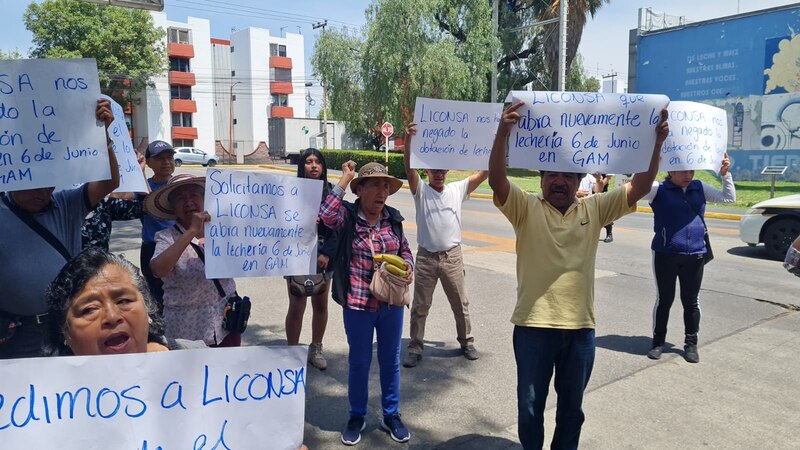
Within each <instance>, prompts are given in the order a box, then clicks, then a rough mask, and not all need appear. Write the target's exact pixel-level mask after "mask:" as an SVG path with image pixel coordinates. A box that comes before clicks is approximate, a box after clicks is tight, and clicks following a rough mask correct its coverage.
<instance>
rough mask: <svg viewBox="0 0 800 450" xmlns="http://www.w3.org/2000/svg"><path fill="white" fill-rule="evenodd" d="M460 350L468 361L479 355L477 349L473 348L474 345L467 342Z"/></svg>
mask: <svg viewBox="0 0 800 450" xmlns="http://www.w3.org/2000/svg"><path fill="white" fill-rule="evenodd" d="M461 351H462V352H463V353H464V358H467V359H468V360H470V361H475V360H476V359H478V358H479V357H480V355H478V351H477V350H475V346H474V345H472V344H467V346H466V347H462V348H461Z"/></svg>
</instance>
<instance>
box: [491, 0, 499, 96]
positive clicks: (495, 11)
mask: <svg viewBox="0 0 800 450" xmlns="http://www.w3.org/2000/svg"><path fill="white" fill-rule="evenodd" d="M499 4H500V0H492V27H493V28H492V30H494V35H495V36H496V37H497V38H498V39H499V37H500V27H499V16H500V11H499ZM491 91H492V99H491V102H492V103H496V102H497V49H496V48H495V49H494V51H493V52H492V89H491Z"/></svg>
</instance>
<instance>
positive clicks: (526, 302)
mask: <svg viewBox="0 0 800 450" xmlns="http://www.w3.org/2000/svg"><path fill="white" fill-rule="evenodd" d="M495 206H497V207H498V208H499V209H500V212H502V213H503V215H505V216H506V218H508V220H509V221H510V222H511V225H512V226H513V227H514V232H515V233H516V235H517V244H516V247H517V306H516V307H515V308H514V314H513V315H512V316H511V322H512V323H513V324H514V325H519V326H523V327H542V328H561V329H570V330H575V329H580V328H594V326H595V320H594V263H595V256H596V255H597V243H598V242H599V240H600V239H599V236H600V229H601V228H603V226H605V225H606V224H607V223H610V222H613V221H614V220H616V219H618V218H620V217H622V216H624V215H625V214H628V213H631V212H633V211H635V210H636V205H634V206H633V207H629V206H628V200H627V195H626V189H625V188H618V189H614V190H613V191H610V192H605V193H602V194H596V195H591V196H589V197H584V198H579V199H576V201H575V203H573V204H572V206H570V208H569V210H568V211H567V213H566V214H564V215H562V214H561V213H560V212H559V211H558V210H557V209H555V208H554V207H553V206H552V205H550V203H548V202H547V201H545V200H544V198H543V197H542V195H541V194H538V195H531V194H527V193H525V192H523V191H522V190H521V189H520V188H519V187H517V186H516V185H514V184H513V183H512V184H511V191H510V192H509V194H508V199H507V200H506V203H505V204H504V205H500V204H498V203H497V200H496V199H495Z"/></svg>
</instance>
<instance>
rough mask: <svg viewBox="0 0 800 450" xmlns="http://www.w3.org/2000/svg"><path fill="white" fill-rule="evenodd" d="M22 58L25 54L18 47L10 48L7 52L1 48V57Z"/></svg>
mask: <svg viewBox="0 0 800 450" xmlns="http://www.w3.org/2000/svg"><path fill="white" fill-rule="evenodd" d="M22 58H24V56H23V55H22V53H20V52H19V50H17V49H14V50H9V51H7V52H5V51H3V50H0V59H22Z"/></svg>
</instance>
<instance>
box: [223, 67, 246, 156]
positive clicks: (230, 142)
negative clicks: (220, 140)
mask: <svg viewBox="0 0 800 450" xmlns="http://www.w3.org/2000/svg"><path fill="white" fill-rule="evenodd" d="M240 83H241V81H237V82H236V83H233V84H231V92H230V96H229V97H228V99H229V102H228V103H230V116H229V119H230V120H229V124H230V128H229V129H228V158H227V159H228V163H229V164H230V162H231V161H232V160H233V87H234V86H236V85H237V84H240ZM222 156H223V160H224V159H225V158H224V156H225V155H222Z"/></svg>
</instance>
